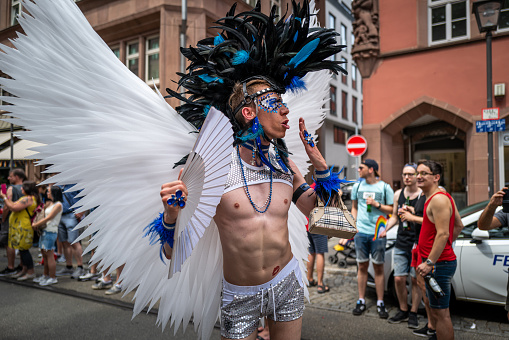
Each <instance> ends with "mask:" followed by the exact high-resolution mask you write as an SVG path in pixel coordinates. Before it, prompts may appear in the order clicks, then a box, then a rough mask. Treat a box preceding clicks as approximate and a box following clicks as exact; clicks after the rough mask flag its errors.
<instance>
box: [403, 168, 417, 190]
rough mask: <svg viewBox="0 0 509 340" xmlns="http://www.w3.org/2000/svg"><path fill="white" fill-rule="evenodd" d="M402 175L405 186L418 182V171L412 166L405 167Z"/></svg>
mask: <svg viewBox="0 0 509 340" xmlns="http://www.w3.org/2000/svg"><path fill="white" fill-rule="evenodd" d="M401 176H402V177H403V184H404V185H405V186H411V185H414V184H415V183H416V182H417V172H416V171H415V169H414V168H412V167H411V166H406V167H404V168H403V173H402V174H401Z"/></svg>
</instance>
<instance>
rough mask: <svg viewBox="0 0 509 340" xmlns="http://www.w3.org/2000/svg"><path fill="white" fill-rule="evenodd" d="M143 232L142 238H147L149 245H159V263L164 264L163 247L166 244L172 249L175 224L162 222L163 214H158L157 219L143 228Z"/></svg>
mask: <svg viewBox="0 0 509 340" xmlns="http://www.w3.org/2000/svg"><path fill="white" fill-rule="evenodd" d="M144 231H145V235H144V236H143V237H145V236H148V237H149V238H150V245H154V244H156V243H158V242H159V243H160V244H161V249H160V251H159V257H160V258H161V261H163V262H164V260H163V254H164V245H165V244H168V245H169V246H170V247H171V248H173V241H174V235H175V223H172V224H166V223H165V222H164V216H163V213H160V214H159V216H158V217H156V218H155V219H154V220H153V221H152V222H151V223H150V224H149V225H148V226H146V227H145V229H144Z"/></svg>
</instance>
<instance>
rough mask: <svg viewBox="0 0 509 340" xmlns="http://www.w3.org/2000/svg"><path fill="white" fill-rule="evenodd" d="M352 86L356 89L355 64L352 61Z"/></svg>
mask: <svg viewBox="0 0 509 340" xmlns="http://www.w3.org/2000/svg"><path fill="white" fill-rule="evenodd" d="M352 88H353V89H355V90H357V66H355V64H353V63H352Z"/></svg>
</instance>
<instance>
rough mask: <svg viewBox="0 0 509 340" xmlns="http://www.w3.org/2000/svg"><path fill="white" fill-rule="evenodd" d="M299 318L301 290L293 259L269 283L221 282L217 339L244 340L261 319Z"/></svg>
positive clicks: (302, 289) (300, 276)
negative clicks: (219, 325)
mask: <svg viewBox="0 0 509 340" xmlns="http://www.w3.org/2000/svg"><path fill="white" fill-rule="evenodd" d="M303 314H304V286H303V283H302V274H301V272H300V268H299V262H298V261H297V259H296V258H293V259H292V260H291V261H290V262H288V264H287V265H286V266H285V267H284V268H283V269H282V270H281V271H280V272H279V273H278V274H277V275H276V276H275V277H274V278H273V279H272V280H270V281H269V282H267V283H264V284H261V285H258V286H236V285H232V284H231V283H228V282H226V280H225V279H224V278H223V292H222V303H221V336H223V337H224V338H227V339H243V338H246V337H247V336H249V335H250V334H251V333H253V332H254V331H255V330H256V329H257V327H258V322H259V321H260V318H262V317H265V316H266V317H269V318H270V319H272V320H274V321H292V320H297V319H298V318H300V317H302V315H303Z"/></svg>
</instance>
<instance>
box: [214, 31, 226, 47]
mask: <svg viewBox="0 0 509 340" xmlns="http://www.w3.org/2000/svg"><path fill="white" fill-rule="evenodd" d="M222 42H224V38H223V36H222V35H221V34H218V35H217V36H216V37H214V46H217V45H219V44H220V43H222Z"/></svg>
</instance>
